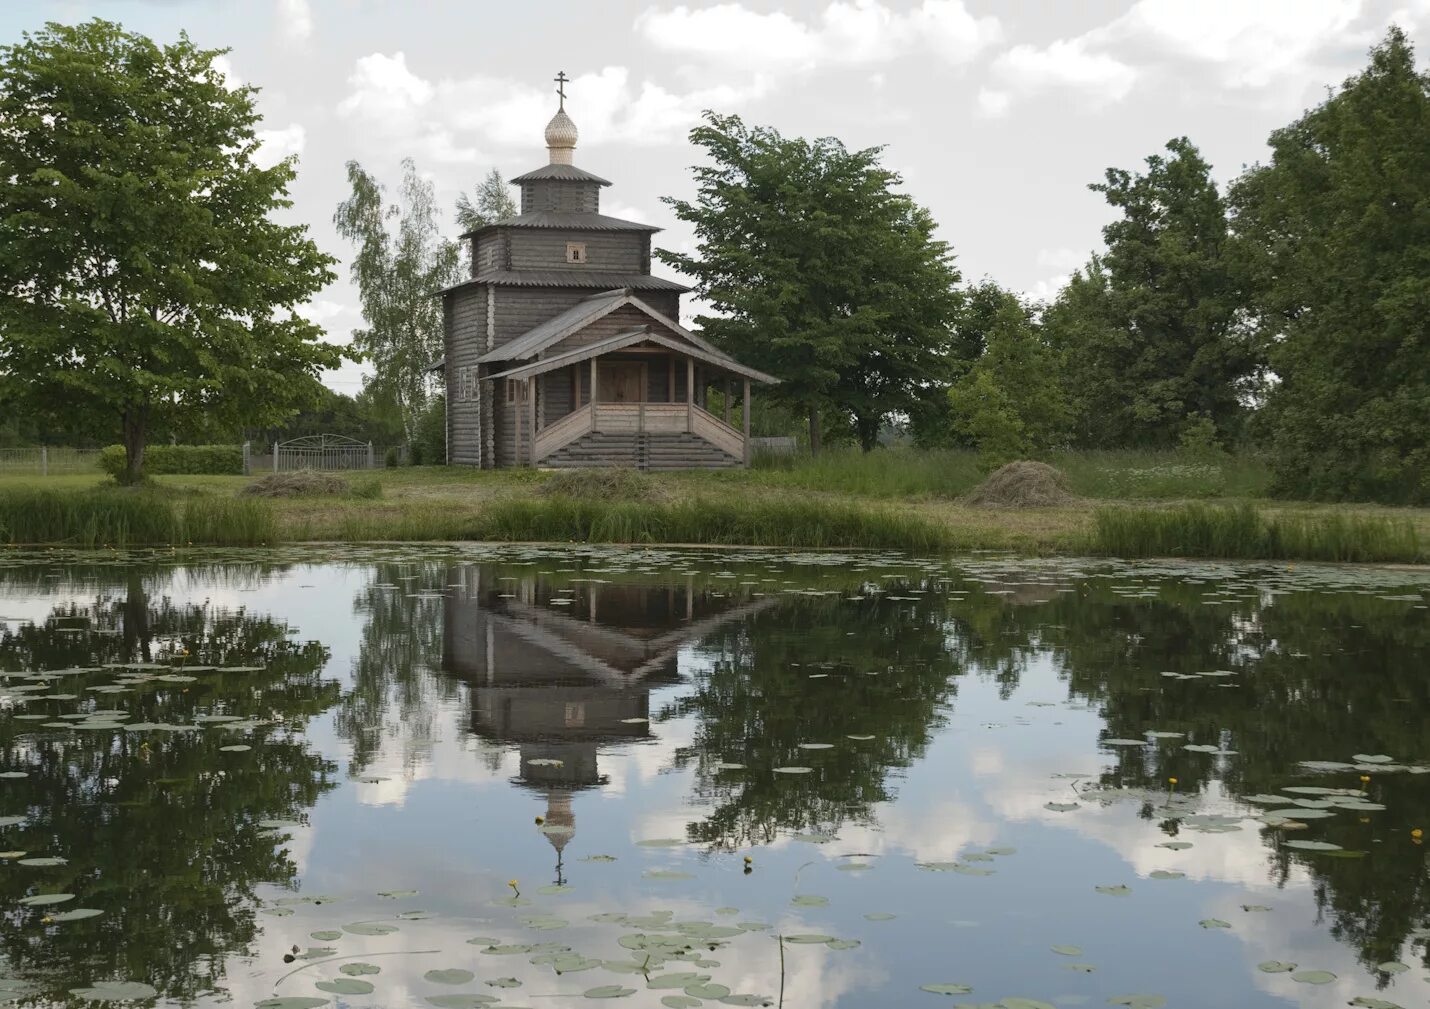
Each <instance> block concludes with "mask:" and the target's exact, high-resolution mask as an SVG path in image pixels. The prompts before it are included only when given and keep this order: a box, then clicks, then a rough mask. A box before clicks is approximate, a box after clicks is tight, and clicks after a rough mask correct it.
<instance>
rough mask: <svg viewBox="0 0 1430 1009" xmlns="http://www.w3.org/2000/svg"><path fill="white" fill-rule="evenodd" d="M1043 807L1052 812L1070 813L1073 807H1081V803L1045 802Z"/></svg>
mask: <svg viewBox="0 0 1430 1009" xmlns="http://www.w3.org/2000/svg"><path fill="white" fill-rule="evenodd" d="M1043 808H1044V809H1050V810H1052V811H1053V812H1054V813H1071V812H1072V811H1073V810H1074V809H1081V808H1082V804H1081V803H1077V802H1045V803H1043Z"/></svg>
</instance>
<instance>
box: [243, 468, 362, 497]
mask: <svg viewBox="0 0 1430 1009" xmlns="http://www.w3.org/2000/svg"><path fill="white" fill-rule="evenodd" d="M239 494H240V495H241V496H243V497H267V498H294V497H353V498H363V499H365V500H374V499H376V498H380V497H382V484H381V483H380V482H378V481H377V480H376V479H373V478H368V479H356V480H354V479H349V478H347V477H343V476H339V475H338V474H336V473H330V472H323V471H314V470H310V469H299V470H292V471H290V472H286V473H269V474H267V475H265V476H261V477H259V478H258V479H257V480H254V481H252V482H251V483H247V484H245V485H244V486H243V489H242V490H240V491H239Z"/></svg>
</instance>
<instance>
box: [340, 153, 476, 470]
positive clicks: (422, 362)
mask: <svg viewBox="0 0 1430 1009" xmlns="http://www.w3.org/2000/svg"><path fill="white" fill-rule="evenodd" d="M402 173H403V174H402V191H401V202H400V203H393V204H387V203H385V202H384V199H383V187H382V185H381V183H379V182H378V181H377V180H376V179H375V178H373V176H371V175H369V174H368V173H367V172H366V171H364V170H363V168H362V166H361V165H359V164H358V163H357V162H356V161H349V162H348V183H349V185H351V187H352V193H351V195H349V196H348V198H347V199H346V200H344V201H343V202H342V203H341V204H339V205H338V209H337V212H336V213H335V214H334V215H333V223H334V224H335V225H336V226H337V229H338V234H339V235H341V236H342V237H343V238H346V239H348V240H349V241H350V242H352V243H353V245H354V246H355V247H356V250H357V251H356V254H355V255H354V256H353V260H352V263H351V265H350V267H349V270H350V273H351V276H352V280H353V282H354V283H355V284H356V285H357V289H358V298H359V300H360V301H361V303H362V316H363V322H364V323H365V328H363V329H357V330H354V331H353V345H354V346H355V347H356V348H357V349H358V350H360V351H362V353H363V354H364V355H366V357H367V358H368V360H370V361H371V362H372V364H373V370H374V373H373V375H372V376H371V377H369V378H368V379H366V381H365V384H364V391H368V390H370V391H371V394H372V395H373V396H374V397H375V398H376V399H378V400H379V401H384V402H391V403H392V404H394V406H395V409H396V412H397V414H398V416H399V417H400V418H401V421H402V430H403V433H404V435H405V437H406V440H407V441H408V442H409V443H411V442H412V441H414V440H415V438H416V434H417V423H418V419H419V418H420V417H421V416H422V411H423V409H424V408H425V407H426V405H427V385H428V372H427V367H428V366H429V365H430V364H431V363H432V362H433V361H435V360H436V359H437V358H438V357H440V356H441V355H442V339H443V337H442V304H441V301H440V300H439V299H438V298H435V297H433V292H435V291H437V290H439V289H441V288H444V287H448V286H450V285H452V284H454V283H456V282H457V279H458V276H459V273H460V257H459V256H458V254H457V246H456V244H455V243H453V242H450V241H448V240H447V239H445V238H443V237H442V235H441V233H440V231H439V230H438V227H437V204H436V199H435V197H434V195H433V187H432V183H431V182H429V181H427V180H426V179H424V178H422V176H421V175H419V174H418V172H417V165H416V164H415V163H414V162H413V161H412V159H411V158H406V159H404V160H403V162H402ZM394 220H395V221H396V222H397V227H396V230H395V232H394V231H393V229H392V228H391V226H390V223H389V222H391V221H394Z"/></svg>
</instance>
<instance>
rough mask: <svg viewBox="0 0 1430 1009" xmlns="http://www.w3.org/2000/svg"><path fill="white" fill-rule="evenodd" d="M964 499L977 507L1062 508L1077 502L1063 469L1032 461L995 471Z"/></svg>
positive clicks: (1011, 464)
mask: <svg viewBox="0 0 1430 1009" xmlns="http://www.w3.org/2000/svg"><path fill="white" fill-rule="evenodd" d="M963 500H964V504H968V505H972V506H973V507H975V508H1062V507H1066V506H1067V505H1071V504H1075V503H1076V502H1077V498H1076V497H1075V496H1074V495H1073V493H1072V492H1071V491H1070V490H1068V482H1067V477H1065V476H1063V474H1062V472H1061V471H1060V470H1057V469H1054V468H1053V467H1052V466H1049V465H1048V464H1047V463H1045V462H1032V461H1029V460H1023V461H1020V462H1010V463H1009V464H1008V465H1006V466H1001V467H999V468H998V469H996V470H994V471H993V472H992V473H990V474H989V476H988V479H987V480H984V481H983V482H982V483H981V484H979V485H978V486H977V487H975V488H973V490H971V491H969V492H968V496H967V497H966V498H964V499H963Z"/></svg>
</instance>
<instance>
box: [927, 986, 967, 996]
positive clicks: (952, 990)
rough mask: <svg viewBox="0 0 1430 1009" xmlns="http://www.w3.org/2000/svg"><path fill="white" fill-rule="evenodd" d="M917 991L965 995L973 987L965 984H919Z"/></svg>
mask: <svg viewBox="0 0 1430 1009" xmlns="http://www.w3.org/2000/svg"><path fill="white" fill-rule="evenodd" d="M919 991H926V992H932V993H933V994H935V995H967V994H968V993H969V992H971V991H973V987H972V986H971V985H966V984H921V985H919Z"/></svg>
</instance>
